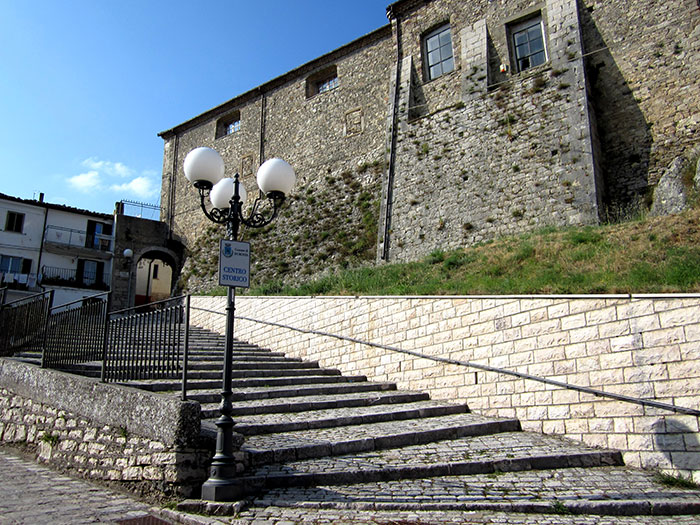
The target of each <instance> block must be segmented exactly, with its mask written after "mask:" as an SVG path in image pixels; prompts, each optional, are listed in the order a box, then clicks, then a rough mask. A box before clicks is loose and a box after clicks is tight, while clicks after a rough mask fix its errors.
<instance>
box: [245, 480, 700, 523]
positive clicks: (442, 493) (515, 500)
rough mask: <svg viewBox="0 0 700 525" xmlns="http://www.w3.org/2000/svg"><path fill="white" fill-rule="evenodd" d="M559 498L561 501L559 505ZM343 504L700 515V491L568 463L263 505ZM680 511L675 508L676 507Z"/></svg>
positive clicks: (294, 493) (321, 490) (333, 491)
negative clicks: (559, 467) (564, 467)
mask: <svg viewBox="0 0 700 525" xmlns="http://www.w3.org/2000/svg"><path fill="white" fill-rule="evenodd" d="M557 502H558V503H557ZM270 505H272V506H278V507H282V506H298V505H302V506H304V507H305V508H310V507H319V508H321V507H324V508H328V507H335V508H348V507H355V508H359V509H365V510H367V509H383V510H390V509H394V510H411V509H412V510H431V509H432V510H485V509H490V510H509V509H519V510H521V511H524V510H528V511H537V510H538V509H540V510H539V511H540V512H545V513H546V512H548V511H550V512H554V511H555V510H558V511H560V512H561V511H564V509H566V510H569V511H570V512H576V511H577V510H578V511H586V512H591V513H597V512H610V513H612V514H615V513H616V512H627V513H633V512H634V513H640V514H653V513H655V512H656V513H663V511H664V509H665V510H671V511H675V513H691V512H694V513H700V491H699V490H693V489H680V488H670V487H666V486H664V485H663V484H661V483H659V482H658V481H657V480H656V479H655V477H654V475H653V474H652V473H650V472H646V471H641V470H636V469H629V468H621V467H597V468H576V467H575V468H568V469H560V470H534V471H522V472H498V473H494V474H477V475H471V476H446V477H439V478H427V479H415V480H407V479H403V480H397V481H389V482H378V483H358V484H353V485H339V486H336V485H334V486H318V487H308V488H303V487H302V488H286V489H273V490H270V491H269V492H267V493H265V494H264V495H262V496H260V497H258V498H256V499H255V500H254V502H253V506H255V507H259V508H260V507H266V506H270ZM672 513H673V512H672ZM697 520H698V522H700V516H698V517H697Z"/></svg>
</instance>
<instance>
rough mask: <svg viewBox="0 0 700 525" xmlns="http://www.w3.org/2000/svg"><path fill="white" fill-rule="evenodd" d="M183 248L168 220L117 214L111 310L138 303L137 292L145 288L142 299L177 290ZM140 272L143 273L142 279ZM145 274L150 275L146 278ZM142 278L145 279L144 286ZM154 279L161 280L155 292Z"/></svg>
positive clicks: (168, 294) (164, 294)
mask: <svg viewBox="0 0 700 525" xmlns="http://www.w3.org/2000/svg"><path fill="white" fill-rule="evenodd" d="M183 251H184V247H183V245H182V243H181V242H180V241H179V240H177V239H175V238H173V236H172V235H171V233H170V230H169V228H168V225H167V224H165V223H163V222H158V221H151V220H147V219H141V218H138V217H130V216H127V215H123V214H121V213H119V214H117V216H116V220H115V235H114V260H113V269H112V282H111V291H112V293H111V298H110V302H111V306H110V310H111V311H115V310H121V309H124V308H130V307H132V306H136V305H138V304H139V303H137V302H136V296H137V293H138V292H145V293H138V295H141V296H144V297H142V298H140V299H139V301H145V300H146V299H147V298H153V296H154V295H157V296H158V297H161V298H166V294H167V297H169V296H170V295H171V294H172V293H173V291H174V290H175V285H176V283H177V279H178V277H179V275H180V271H181V269H182V262H183ZM127 253H128V254H129V256H127ZM139 265H140V266H141V270H139ZM155 265H158V270H156V271H157V278H156V279H154V277H153V272H154V268H155ZM162 272H164V273H162ZM139 273H141V275H142V277H141V279H139ZM146 275H148V276H149V277H148V278H145V276H146ZM143 279H146V280H145V281H143ZM142 281H143V282H145V283H146V286H145V287H143V289H142V288H141V286H143V284H142ZM155 281H158V283H157V286H156V289H155V292H156V293H155V294H154V293H153V292H154V288H153V284H154V282H155Z"/></svg>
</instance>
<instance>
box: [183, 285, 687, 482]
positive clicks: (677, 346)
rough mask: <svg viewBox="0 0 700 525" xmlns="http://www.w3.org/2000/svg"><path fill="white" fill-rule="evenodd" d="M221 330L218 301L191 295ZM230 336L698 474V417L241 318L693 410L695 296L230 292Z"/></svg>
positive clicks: (201, 320)
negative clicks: (232, 295)
mask: <svg viewBox="0 0 700 525" xmlns="http://www.w3.org/2000/svg"><path fill="white" fill-rule="evenodd" d="M192 305H193V311H192V315H191V319H192V321H193V323H195V324H199V325H201V326H206V327H208V328H212V329H214V330H219V331H221V332H223V330H224V316H223V315H221V314H215V313H211V312H212V311H216V312H223V311H224V307H225V299H224V298H220V297H193V299H192ZM236 315H237V316H238V318H237V320H236V325H235V330H234V332H235V336H236V338H238V339H241V340H245V341H249V342H251V343H255V344H259V345H262V346H264V347H268V348H272V349H273V350H276V351H282V352H285V353H286V354H287V355H289V356H292V357H300V358H303V359H307V360H311V361H319V363H320V364H321V366H324V367H336V368H339V369H340V370H342V371H343V373H345V374H359V375H366V376H367V378H368V379H369V380H376V381H393V382H396V383H397V384H398V386H399V388H404V389H415V390H423V391H428V392H429V393H430V394H431V396H432V397H434V398H442V399H450V400H454V401H458V402H464V403H467V404H468V405H469V407H470V408H471V409H472V410H474V411H476V412H479V413H482V414H485V415H490V416H500V417H517V418H519V419H520V420H521V422H522V425H523V428H524V429H525V430H531V431H537V432H544V433H548V434H558V435H563V436H566V437H569V438H572V439H576V440H581V441H583V442H585V443H587V444H590V445H594V446H601V447H610V448H614V449H619V450H621V451H622V452H623V455H624V458H625V461H626V463H627V464H628V465H633V466H640V467H644V468H652V469H654V468H659V469H663V470H668V471H672V472H676V473H678V472H680V473H684V474H689V473H690V474H692V475H693V476H694V478H695V479H696V480H700V433H699V432H698V431H699V427H698V423H699V421H698V418H697V417H695V416H689V415H680V414H675V413H673V412H669V411H664V410H659V409H652V408H646V407H642V406H640V405H636V404H630V403H625V402H621V401H615V400H612V399H608V398H602V397H594V396H592V395H590V394H585V393H579V392H577V391H573V390H567V389H563V388H556V387H552V386H548V385H545V384H543V383H539V382H535V381H531V380H523V379H517V378H515V377H512V376H507V375H503V374H498V373H492V372H482V371H478V370H476V369H473V368H465V367H461V366H457V365H446V364H442V363H438V362H435V361H431V360H429V359H425V358H418V357H413V356H409V355H405V354H401V353H398V352H392V351H389V350H383V349H378V348H373V347H369V346H366V345H362V344H357V343H351V342H347V341H341V340H337V339H333V338H329V337H326V336H321V335H311V334H305V333H300V332H298V331H294V330H290V329H285V328H277V327H271V326H268V325H264V324H260V323H254V322H250V321H246V320H244V319H241V317H248V318H252V319H258V320H263V321H267V322H274V323H281V324H284V325H287V326H291V327H294V328H298V329H304V330H317V331H323V332H328V333H333V334H338V335H343V336H347V337H352V338H356V339H359V340H362V341H370V342H373V343H379V344H383V345H390V346H395V347H399V348H402V349H406V350H415V351H418V352H420V353H422V354H425V355H428V356H440V357H445V358H451V359H456V360H461V361H470V362H475V363H481V364H486V365H490V366H493V367H499V368H502V369H507V370H512V371H518V372H523V373H527V374H532V375H535V376H539V377H547V378H551V379H556V380H559V381H565V382H568V383H570V384H573V385H578V386H585V387H593V388H597V389H600V390H603V391H608V392H612V393H618V394H624V395H628V396H633V397H638V398H645V399H655V400H658V401H662V402H666V403H669V404H675V405H677V406H681V407H687V408H692V409H696V410H697V409H698V408H700V296H682V295H681V296H673V295H668V296H657V297H652V296H582V297H566V296H558V297H538V296H533V297H505V296H503V297H359V298H354V297H239V298H237V303H236Z"/></svg>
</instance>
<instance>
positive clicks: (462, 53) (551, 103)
mask: <svg viewBox="0 0 700 525" xmlns="http://www.w3.org/2000/svg"><path fill="white" fill-rule="evenodd" d="M533 9H535V11H533ZM533 12H534V13H540V14H541V16H542V18H543V21H544V24H545V33H546V35H547V47H548V57H549V60H548V61H547V62H546V63H545V64H543V65H541V66H538V67H534V68H531V69H528V70H526V71H525V72H523V73H517V74H508V75H505V74H501V73H500V71H499V70H497V69H495V68H494V66H493V62H494V60H493V56H494V55H495V57H496V58H497V60H496V61H495V62H497V63H508V58H507V57H508V49H507V38H508V37H507V33H506V27H507V23H508V22H509V21H512V20H517V19H518V18H520V17H523V16H528V15H531V14H532V13H533ZM448 20H449V22H450V27H451V29H452V34H453V37H452V38H453V47H454V49H455V56H456V57H459V58H460V60H458V61H457V63H456V69H455V71H453V72H452V73H450V74H447V75H444V76H442V77H439V78H437V79H435V80H425V73H424V72H423V71H422V59H421V53H422V52H421V49H420V47H419V46H417V43H418V44H419V43H420V41H421V38H420V36H421V35H422V34H425V32H426V31H429V30H430V28H432V27H435V26H436V25H439V23H440V22H441V21H442V22H444V21H448ZM399 23H400V24H401V26H402V30H401V34H402V35H403V40H404V49H405V55H404V56H405V58H404V60H411V62H412V63H411V71H412V74H411V76H410V78H407V77H405V76H404V77H402V79H401V86H400V90H402V91H408V92H409V94H408V96H407V97H405V98H407V100H408V104H404V105H401V106H400V108H399V121H400V125H399V126H398V128H397V129H398V137H397V144H398V146H397V161H396V166H395V172H396V175H395V180H394V188H395V189H394V198H393V211H392V216H391V217H390V219H389V220H390V233H389V244H390V257H389V258H390V259H391V260H404V261H405V260H412V259H415V258H416V256H420V255H427V254H429V253H430V252H431V251H433V250H436V249H448V248H457V247H460V246H464V245H471V244H474V243H477V242H481V241H485V240H490V239H493V238H495V237H497V236H502V235H510V234H516V233H521V232H525V231H528V230H533V229H537V228H541V227H544V226H567V225H581V224H591V223H596V222H597V221H598V205H599V189H598V186H599V185H598V182H597V174H596V169H595V163H594V159H593V142H592V136H591V122H590V121H589V118H588V112H587V107H588V98H587V90H586V79H585V76H584V68H583V59H582V45H581V35H580V27H579V18H578V12H577V5H576V2H575V0H549V1H547V2H543V3H541V4H533V3H531V2H530V3H528V2H508V3H505V2H498V3H496V2H485V1H483V2H470V3H469V8H465V7H464V6H463V2H450V1H441V2H431V3H430V4H428V6H427V7H425V8H424V9H420V10H416V11H415V12H412V13H408V14H405V15H404V17H403V18H401V19H400V22H399ZM489 42H491V45H489ZM497 67H498V66H497ZM510 67H511V69H512V66H510Z"/></svg>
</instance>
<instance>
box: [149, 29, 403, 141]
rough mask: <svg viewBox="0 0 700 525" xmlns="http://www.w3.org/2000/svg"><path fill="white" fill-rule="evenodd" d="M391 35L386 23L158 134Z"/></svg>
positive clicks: (175, 130)
mask: <svg viewBox="0 0 700 525" xmlns="http://www.w3.org/2000/svg"><path fill="white" fill-rule="evenodd" d="M390 36H391V25H390V24H387V25H384V26H382V27H380V28H378V29H375V30H374V31H372V32H371V33H367V34H366V35H363V36H361V37H360V38H357V39H355V40H353V41H352V42H349V43H347V44H345V45H343V46H341V47H339V48H336V49H334V50H333V51H330V52H328V53H326V54H324V55H321V56H320V57H317V58H315V59H313V60H311V61H309V62H306V63H305V64H302V65H301V66H298V67H296V68H294V69H292V70H290V71H287V72H286V73H284V74H282V75H280V76H278V77H275V78H273V79H272V80H269V81H267V82H265V83H264V84H261V85H259V86H257V87H254V88H253V89H251V90H249V91H246V92H244V93H241V94H240V95H237V96H235V97H234V98H232V99H230V100H227V101H226V102H224V103H223V104H219V105H218V106H214V107H213V108H211V109H208V110H207V111H205V112H204V113H200V114H199V115H197V116H196V117H193V118H191V119H189V120H186V121H185V122H182V123H181V124H178V125H177V126H173V127H172V128H170V129H167V130H165V131H161V132H160V133H158V136H159V137H161V138H162V139H163V140H168V139H170V138H171V137H173V136H175V135H177V134H178V133H180V132H182V131H186V130H188V129H191V128H193V127H196V126H198V125H199V124H201V123H202V122H206V121H207V120H209V119H210V118H211V117H212V116H214V115H216V114H219V113H225V112H226V111H227V110H229V109H233V108H235V107H236V106H239V105H240V104H243V103H244V102H247V101H248V100H251V99H253V98H257V97H259V96H261V95H262V94H263V93H266V92H269V91H272V90H273V89H275V88H277V87H279V86H281V85H283V84H286V83H287V82H289V81H290V80H291V79H292V78H295V77H298V76H300V75H301V74H302V73H304V72H306V71H311V70H313V69H316V68H317V67H319V66H321V65H324V63H325V62H329V61H332V60H334V59H336V58H338V57H340V56H343V55H347V54H350V53H351V52H352V51H354V50H356V49H359V48H361V47H363V46H365V45H367V44H369V43H372V42H376V41H378V40H381V39H382V38H385V37H390Z"/></svg>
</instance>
